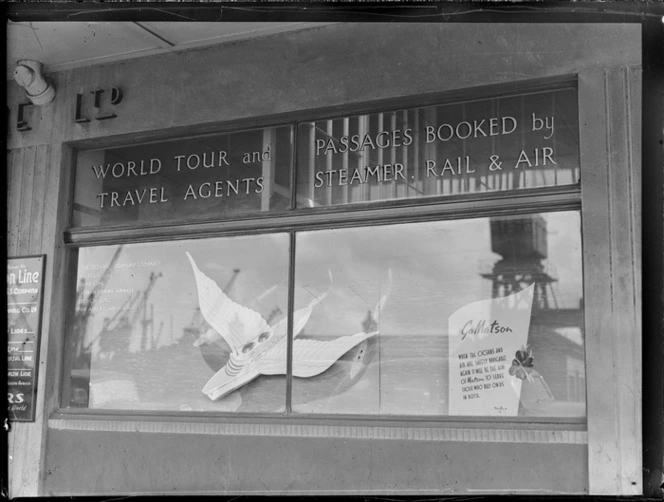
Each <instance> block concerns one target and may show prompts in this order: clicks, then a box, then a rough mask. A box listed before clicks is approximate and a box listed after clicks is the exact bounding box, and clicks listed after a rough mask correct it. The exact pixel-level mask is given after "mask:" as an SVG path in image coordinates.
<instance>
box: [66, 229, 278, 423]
mask: <svg viewBox="0 0 664 502" xmlns="http://www.w3.org/2000/svg"><path fill="white" fill-rule="evenodd" d="M287 267H288V236H287V235H284V234H267V235H261V236H252V237H232V238H216V239H205V240H183V241H176V242H163V243H151V244H131V245H124V246H122V245H120V246H100V247H90V248H82V249H80V250H79V260H78V276H77V277H78V279H77V280H78V294H77V303H76V311H75V320H74V323H73V327H72V330H73V336H72V353H73V364H72V370H71V392H70V395H71V400H70V401H71V402H70V406H75V407H89V408H101V409H130V410H176V411H178V410H179V411H189V410H201V411H236V410H240V411H262V412H272V411H283V409H284V405H285V397H286V395H285V378H284V377H283V376H277V375H280V374H283V373H284V372H281V373H280V372H278V371H275V372H272V373H265V372H261V373H260V374H259V373H258V372H253V373H252V371H253V370H254V367H253V363H254V362H255V361H256V360H257V359H258V357H257V356H258V355H261V354H262V355H265V352H266V349H269V355H270V356H271V361H273V362H274V364H275V365H278V364H282V365H283V367H284V368H285V360H286V330H285V326H286V312H287V280H288V277H287ZM272 375H274V376H272Z"/></svg>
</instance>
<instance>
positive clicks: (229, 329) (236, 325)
mask: <svg viewBox="0 0 664 502" xmlns="http://www.w3.org/2000/svg"><path fill="white" fill-rule="evenodd" d="M187 258H189V262H190V263H191V268H192V269H193V270H194V277H195V278H196V288H197V290H198V303H199V305H200V308H201V314H203V317H204V318H205V320H206V321H207V322H208V324H209V325H210V326H212V328H214V330H215V331H216V332H217V333H219V334H220V335H221V336H222V338H223V339H224V340H226V343H228V345H229V346H230V347H231V349H232V350H233V351H234V352H236V353H237V352H239V349H240V348H241V347H242V346H243V345H244V344H245V343H247V342H248V341H249V340H252V339H253V338H255V337H256V336H258V335H259V334H261V333H263V332H265V331H268V330H269V329H270V326H269V325H268V323H267V322H266V321H265V319H263V317H262V316H261V315H260V314H259V313H258V312H256V311H255V310H252V309H250V308H247V307H243V306H242V305H240V304H239V303H235V302H234V301H233V300H231V299H230V298H229V297H228V296H227V295H226V294H225V293H224V292H223V291H222V290H221V289H220V288H219V286H217V283H216V282H214V281H213V280H212V279H210V278H209V277H208V276H206V275H205V274H204V273H203V272H201V271H200V270H199V268H198V266H197V265H196V262H195V261H194V259H193V258H192V257H191V255H190V254H189V253H188V252H187Z"/></svg>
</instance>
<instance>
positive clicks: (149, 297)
mask: <svg viewBox="0 0 664 502" xmlns="http://www.w3.org/2000/svg"><path fill="white" fill-rule="evenodd" d="M580 236H581V234H580V221H579V213H578V212H575V211H571V212H570V211H567V212H554V213H541V214H525V215H519V216H509V217H499V218H498V217H491V218H473V219H459V220H453V221H429V222H412V223H403V224H393V225H382V226H371V227H367V226H361V227H356V228H339V229H329V230H315V231H298V232H296V233H295V248H294V249H295V262H294V263H295V268H294V271H293V272H294V283H293V284H292V287H293V312H292V316H293V320H292V326H293V332H292V338H291V340H292V344H291V346H292V378H293V380H292V392H291V395H290V397H288V396H287V394H286V389H287V386H286V375H287V370H288V357H289V356H288V351H287V349H288V337H289V334H288V329H287V328H288V317H287V316H288V291H289V277H290V272H289V266H288V264H289V253H290V252H292V251H289V249H290V248H289V236H288V234H287V233H271V234H261V235H254V236H241V237H219V238H207V239H189V240H181V241H172V242H160V243H145V244H125V245H116V246H102V247H84V248H81V249H80V250H79V265H78V283H79V290H78V301H77V310H76V315H75V323H74V332H75V337H74V340H75V342H76V343H75V347H74V348H73V352H74V354H75V355H76V357H75V363H74V365H73V367H72V371H71V381H72V389H71V394H70V395H71V400H70V406H75V407H89V408H98V409H125V410H173V411H217V412H235V411H239V412H272V413H283V412H284V411H286V403H287V402H290V403H291V408H292V412H293V413H295V414H350V415H414V416H418V415H420V416H453V415H475V416H493V415H499V416H535V415H536V416H547V417H566V416H574V417H583V416H584V415H585V403H584V393H583V391H582V390H581V389H582V388H583V386H584V371H583V369H584V364H583V359H584V344H583V327H582V320H583V307H582V305H583V302H582V268H581V242H580V240H581V239H580Z"/></svg>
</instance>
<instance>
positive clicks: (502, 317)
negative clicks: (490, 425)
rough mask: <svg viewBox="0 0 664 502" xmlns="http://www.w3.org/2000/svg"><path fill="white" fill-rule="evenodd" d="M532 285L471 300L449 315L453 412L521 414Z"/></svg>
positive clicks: (490, 414) (466, 413)
mask: <svg viewBox="0 0 664 502" xmlns="http://www.w3.org/2000/svg"><path fill="white" fill-rule="evenodd" d="M533 289H534V284H531V285H530V286H528V287H527V288H525V289H524V290H522V291H520V292H518V293H514V294H511V295H509V296H504V297H501V298H492V299H490V300H480V301H477V302H473V303H469V304H467V305H465V306H463V307H461V308H460V309H458V310H457V311H455V312H454V313H453V314H452V315H451V316H450V317H449V335H450V336H449V354H450V364H449V386H450V399H449V403H450V407H449V413H450V415H483V416H493V415H501V416H511V417H514V416H517V415H518V413H519V399H520V396H521V385H522V380H523V379H524V378H527V377H528V369H527V368H528V366H529V362H530V365H531V366H532V358H530V361H528V355H527V354H528V347H527V343H528V330H529V327H530V314H531V309H532V304H533ZM515 361H516V364H512V363H514V362H515ZM513 366H514V368H513ZM519 366H521V368H518V367H519ZM519 370H521V371H519Z"/></svg>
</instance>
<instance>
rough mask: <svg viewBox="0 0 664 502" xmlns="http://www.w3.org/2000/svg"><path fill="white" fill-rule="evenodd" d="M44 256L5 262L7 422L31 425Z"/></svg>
mask: <svg viewBox="0 0 664 502" xmlns="http://www.w3.org/2000/svg"><path fill="white" fill-rule="evenodd" d="M44 262H45V256H43V255H42V256H23V257H17V258H10V259H8V260H7V398H8V410H9V419H10V420H14V421H17V422H34V420H35V398H36V393H37V369H38V367H39V365H38V361H39V340H40V330H41V317H42V298H43V290H44Z"/></svg>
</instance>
